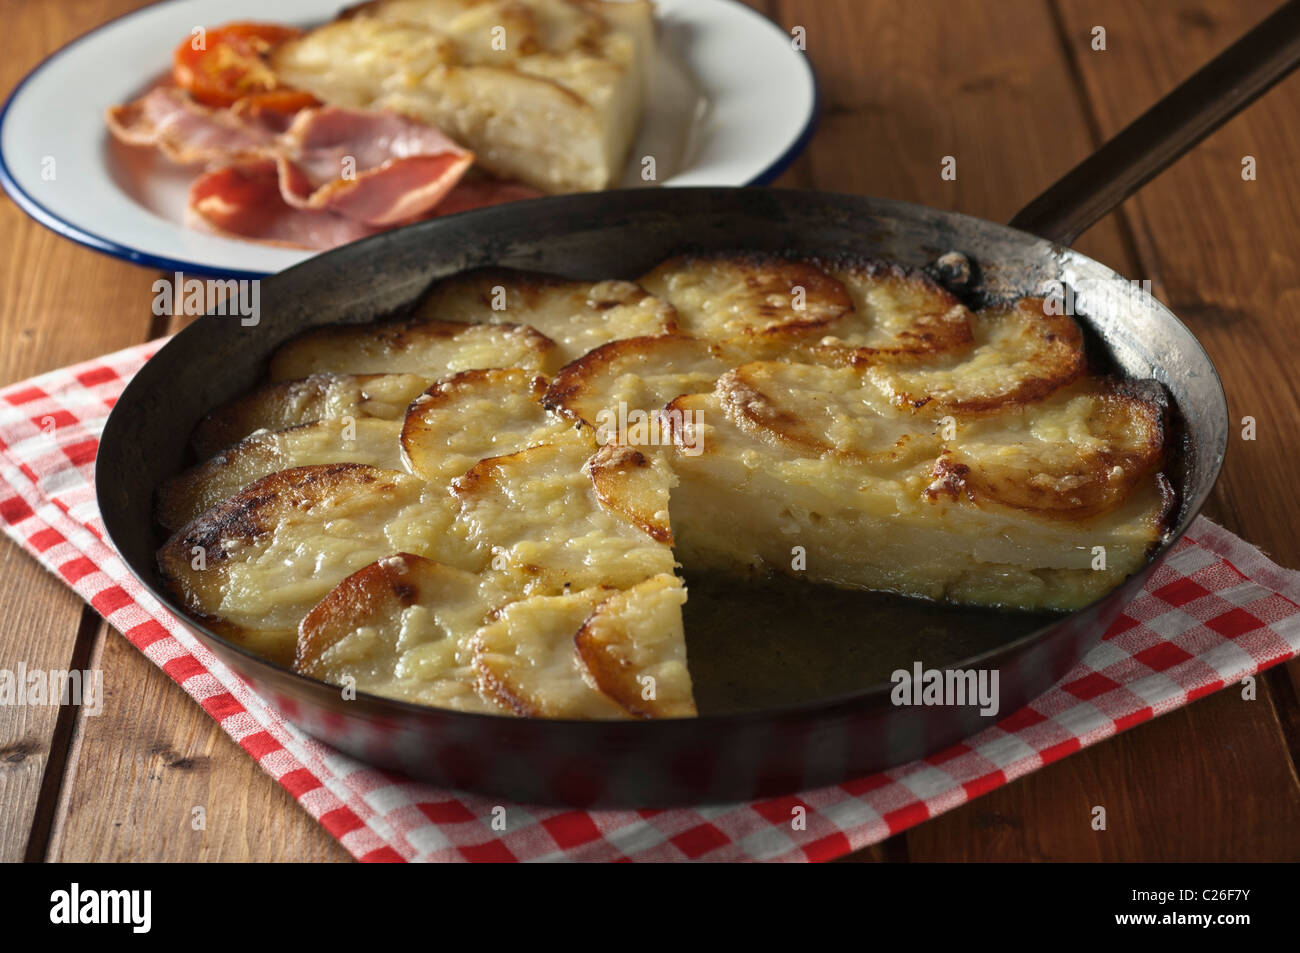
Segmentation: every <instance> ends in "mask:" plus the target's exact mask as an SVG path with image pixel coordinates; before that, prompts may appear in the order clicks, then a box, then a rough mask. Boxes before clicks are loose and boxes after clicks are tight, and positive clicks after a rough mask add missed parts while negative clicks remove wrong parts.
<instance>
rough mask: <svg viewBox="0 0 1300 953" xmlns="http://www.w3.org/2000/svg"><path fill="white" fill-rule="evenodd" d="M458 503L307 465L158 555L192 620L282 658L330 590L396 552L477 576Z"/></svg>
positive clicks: (412, 481)
mask: <svg viewBox="0 0 1300 953" xmlns="http://www.w3.org/2000/svg"><path fill="white" fill-rule="evenodd" d="M453 510H454V503H453V501H452V500H451V499H450V498H449V497H448V496H447V495H446V494H445V491H441V490H439V489H437V488H435V487H432V486H430V485H429V484H428V483H426V482H425V481H423V480H421V479H419V478H417V477H413V476H410V475H408V474H405V473H398V472H396V471H393V470H380V469H377V468H375V467H368V466H363V465H361V464H356V463H340V464H329V465H326V466H311V467H295V468H293V469H289V470H282V471H280V472H279V473H273V474H271V475H270V476H267V477H263V478H262V479H260V480H258V481H256V482H254V483H252V484H250V485H248V486H246V487H244V489H242V490H240V491H239V492H238V493H236V494H235V495H234V496H232V497H231V498H230V499H228V500H225V501H224V502H222V503H219V504H217V505H216V506H214V507H213V508H212V509H210V510H208V511H207V512H205V513H204V514H203V515H202V516H200V517H198V518H197V519H195V520H194V521H192V522H190V523H188V524H187V525H186V526H184V527H183V528H181V529H180V530H178V531H177V532H176V533H175V534H174V535H173V536H172V537H171V538H170V539H168V540H167V542H166V543H164V544H163V547H162V549H161V550H159V553H158V564H159V568H160V570H161V572H162V576H163V578H164V579H165V580H166V582H167V586H168V588H169V589H170V590H171V592H172V593H173V595H175V596H176V598H177V599H178V600H179V601H180V602H181V604H182V605H184V606H185V608H186V609H188V610H189V611H190V612H191V613H193V614H194V615H196V616H198V617H199V618H201V619H203V620H204V622H205V623H207V624H209V625H210V626H211V627H213V628H214V629H216V630H218V631H221V632H223V633H225V634H227V635H230V636H232V637H234V638H236V639H237V640H238V641H240V642H241V643H242V644H244V645H247V646H248V647H249V648H251V649H253V650H254V651H257V652H259V653H261V654H263V655H265V656H267V657H269V658H272V659H273V660H276V661H289V660H290V659H292V657H293V652H294V644H295V643H296V641H297V630H298V623H299V622H301V621H302V618H303V616H305V615H306V614H307V612H308V611H309V610H310V609H311V608H312V606H314V605H316V603H318V602H319V601H320V600H321V598H322V597H323V596H324V595H325V593H327V592H329V590H330V589H332V588H333V587H334V586H335V585H336V584H337V583H338V582H339V581H340V580H342V579H343V578H344V577H346V576H347V575H349V574H350V573H353V572H356V571H357V570H358V569H360V568H361V567H362V566H365V565H367V564H368V563H372V562H374V561H375V560H377V559H379V558H381V557H382V556H386V555H388V554H389V553H392V552H395V551H399V550H400V551H407V552H414V553H418V554H421V555H426V556H428V557H430V558H434V559H437V560H438V561H440V562H446V563H451V564H455V565H457V566H460V567H461V568H465V569H469V570H475V569H478V568H480V566H479V565H478V564H477V563H476V562H475V560H474V559H473V557H472V554H471V553H470V552H469V550H468V549H467V548H466V547H465V546H464V544H463V543H462V542H461V541H460V540H459V539H458V538H457V536H456V534H455V532H454V525H453V520H452V518H453Z"/></svg>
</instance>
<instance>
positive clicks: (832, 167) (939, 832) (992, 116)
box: [782, 2, 1293, 860]
mask: <svg viewBox="0 0 1300 953" xmlns="http://www.w3.org/2000/svg"><path fill="white" fill-rule="evenodd" d="M782 13H783V16H784V22H785V24H786V25H787V27H788V26H791V25H793V24H794V23H796V22H802V23H803V24H804V25H805V27H806V29H807V32H808V43H809V54H810V55H811V56H812V57H813V61H814V64H815V65H816V66H817V67H818V71H819V75H820V76H821V78H822V80H823V84H824V86H823V88H824V90H826V92H827V97H826V98H827V114H826V117H825V119H824V121H823V125H822V129H821V131H820V134H819V138H818V139H817V140H816V141H815V142H814V144H813V147H812V149H811V150H810V155H809V160H808V161H809V165H810V166H811V170H812V174H811V182H812V184H813V185H815V186H816V187H818V188H826V189H834V190H843V191H857V192H872V193H876V194H884V195H890V196H895V197H901V198H906V199H910V200H913V201H919V202H922V203H926V204H931V205H936V206H940V207H949V208H954V209H957V210H960V211H964V212H968V213H973V214H977V215H982V216H985V217H990V218H995V219H1006V218H1008V217H1009V216H1010V214H1011V213H1012V212H1013V211H1014V210H1015V208H1017V207H1018V206H1019V205H1020V204H1022V203H1023V202H1024V201H1026V200H1027V199H1028V198H1030V197H1032V195H1033V194H1036V192H1037V191H1039V190H1041V189H1042V188H1043V187H1045V186H1046V185H1047V184H1049V183H1050V182H1051V181H1052V180H1054V178H1055V177H1056V176H1058V175H1059V174H1061V173H1062V172H1064V171H1065V170H1066V169H1068V168H1069V167H1071V166H1072V165H1073V164H1074V163H1075V162H1076V161H1078V159H1080V158H1082V157H1083V156H1084V155H1085V154H1086V153H1087V152H1089V151H1090V150H1091V148H1092V147H1093V141H1092V139H1091V138H1090V136H1089V134H1088V130H1089V125H1090V124H1091V123H1095V121H1096V120H1095V118H1094V117H1092V116H1091V115H1089V114H1088V113H1086V112H1085V110H1084V108H1083V107H1084V102H1083V95H1082V91H1081V90H1080V89H1079V88H1077V87H1076V86H1075V84H1074V83H1073V82H1072V80H1071V71H1070V64H1069V63H1068V61H1066V60H1065V58H1064V57H1062V56H1061V55H1060V48H1059V44H1058V43H1057V42H1056V40H1055V38H1054V36H1055V29H1054V27H1055V25H1054V23H1053V18H1052V15H1051V10H1050V9H1048V8H1047V7H1045V6H1044V5H1042V4H1037V3H1007V4H997V5H987V4H984V5H980V6H979V7H978V8H976V7H974V6H973V5H967V6H963V5H961V4H957V5H953V4H943V5H939V4H911V5H909V6H908V7H907V8H906V11H904V10H902V9H901V8H899V7H898V6H897V5H896V4H889V3H867V4H853V5H851V9H850V5H847V4H841V5H838V6H837V5H835V4H818V5H816V6H815V7H811V6H806V5H802V4H797V3H794V2H787V3H785V4H783V5H782ZM796 16H798V17H800V18H801V20H796V19H795V17H796ZM849 22H853V23H854V26H855V29H853V30H849V29H845V28H844V24H846V23H849ZM1091 22H1092V21H1090V25H1091ZM1165 35H1166V34H1163V33H1161V32H1160V31H1151V30H1148V31H1147V36H1148V38H1149V39H1150V41H1151V42H1153V43H1154V42H1158V41H1159V40H1160V38H1161V37H1162V36H1165ZM863 37H871V38H872V42H871V44H870V47H869V48H863V47H862V46H861V45H860V44H861V38H863ZM1122 75H1123V74H1122V71H1117V78H1118V77H1122ZM1129 95H1130V96H1131V97H1132V99H1133V101H1134V102H1137V103H1141V102H1143V101H1144V100H1143V98H1142V97H1134V96H1132V94H1131V93H1129ZM1152 100H1154V96H1152ZM936 103H942V104H943V105H942V107H936V106H935V105H934V104H936ZM943 155H953V156H955V157H956V158H957V161H958V177H957V180H956V181H955V182H944V181H942V180H941V179H940V177H939V175H938V162H939V158H940V157H941V156H943ZM972 173H973V174H972ZM1132 246H1133V239H1132V238H1131V236H1130V234H1129V226H1128V225H1127V223H1126V222H1125V221H1124V219H1123V217H1122V216H1112V217H1110V218H1109V219H1108V220H1107V221H1105V222H1103V223H1102V224H1101V225H1099V226H1098V227H1096V228H1094V229H1093V230H1092V231H1091V232H1090V233H1089V234H1088V235H1087V236H1085V237H1084V240H1083V241H1082V242H1080V243H1079V247H1080V249H1081V250H1082V251H1084V252H1085V253H1087V254H1089V255H1091V256H1093V257H1095V258H1098V259H1099V260H1102V261H1104V262H1106V263H1108V264H1110V265H1112V266H1113V267H1115V268H1116V269H1117V270H1119V271H1120V272H1122V273H1125V274H1130V275H1137V276H1139V277H1147V276H1149V275H1150V274H1151V272H1150V271H1149V270H1143V269H1140V268H1139V265H1138V259H1137V258H1136V257H1135V255H1134V249H1133V247H1132ZM1155 277H1156V278H1157V293H1159V284H1158V277H1159V276H1158V275H1157V276H1155ZM1292 525H1293V524H1292ZM1266 702H1267V703H1268V704H1270V705H1271V699H1266ZM1260 712H1264V713H1265V714H1264V716H1263V718H1262V719H1261V718H1260V717H1259V713H1260ZM1261 721H1262V725H1263V727H1265V728H1270V729H1271V731H1264V732H1262V733H1261V732H1258V731H1254V730H1246V729H1257V728H1259V727H1260V724H1259V723H1260V722H1261ZM1177 724H1179V725H1180V726H1183V727H1185V729H1186V730H1187V731H1189V732H1191V733H1192V734H1194V735H1195V736H1197V737H1203V738H1217V737H1222V736H1224V735H1225V734H1228V735H1232V734H1236V735H1237V736H1239V737H1241V738H1242V739H1243V741H1249V743H1250V744H1251V750H1252V752H1253V754H1254V755H1255V756H1259V757H1260V760H1262V761H1264V762H1265V763H1267V764H1268V765H1270V766H1271V767H1272V768H1278V767H1279V765H1281V766H1285V739H1284V738H1283V737H1282V735H1281V732H1280V730H1279V727H1278V724H1277V721H1276V718H1275V717H1274V715H1273V714H1272V713H1271V708H1258V709H1254V710H1250V709H1234V708H1232V707H1230V706H1229V707H1225V706H1223V705H1222V704H1218V705H1208V706H1199V707H1197V708H1195V709H1193V710H1192V711H1190V712H1186V713H1182V714H1180V715H1179V718H1178V721H1177ZM1168 731H1169V729H1168V728H1167V727H1165V726H1160V727H1159V728H1157V726H1148V727H1144V728H1142V729H1139V730H1138V731H1135V732H1133V733H1131V734H1130V735H1129V736H1125V737H1124V738H1121V739H1118V740H1116V741H1112V742H1109V743H1107V745H1103V746H1100V747H1098V748H1094V749H1090V750H1089V751H1088V752H1085V753H1083V754H1080V755H1076V756H1074V757H1073V758H1071V759H1069V761H1067V762H1066V763H1064V764H1063V765H1060V766H1056V767H1054V768H1053V769H1052V771H1054V772H1055V774H1051V772H1043V774H1050V775H1051V781H1052V784H1054V785H1055V787H1054V789H1053V790H1054V792H1055V796H1053V797H1052V798H1048V799H1045V798H1043V797H1041V794H1040V785H1041V782H1039V781H1038V780H1037V778H1038V777H1039V776H1038V775H1035V776H1033V777H1031V778H1029V779H1026V780H1024V781H1021V782H1018V783H1017V784H1013V785H1011V786H1009V787H1007V788H1003V789H1001V790H1000V791H998V792H995V793H994V794H993V795H990V796H989V797H988V798H986V799H983V800H982V801H979V802H976V803H975V804H973V805H970V806H968V807H966V808H963V809H961V810H959V811H956V812H953V813H951V814H949V815H945V816H944V817H943V818H941V819H939V820H937V821H932V822H930V823H929V824H926V825H924V826H923V827H921V828H918V829H916V830H914V831H912V832H909V833H908V834H907V835H906V839H907V847H906V851H905V853H906V856H907V857H909V858H910V859H913V860H929V859H949V858H951V857H957V856H961V850H962V848H961V847H959V846H956V845H958V844H962V843H966V842H968V841H970V842H971V843H973V844H979V843H981V841H980V839H979V838H978V837H975V838H974V839H973V840H972V834H971V831H972V830H975V831H979V830H983V829H985V828H986V827H987V823H986V819H987V818H988V817H995V818H1001V819H1003V821H1004V822H1005V823H1006V824H1007V825H1009V827H1010V829H1013V830H1014V829H1019V830H1031V831H1035V832H1036V835H1037V837H1038V838H1039V839H1040V842H1041V843H1040V844H1037V845H1034V851H1031V850H1029V846H1030V845H1028V844H1020V845H1018V846H1019V850H1005V851H1003V852H1002V853H1001V854H999V855H998V856H1000V857H1002V859H1018V858H1019V859H1030V858H1032V857H1034V856H1036V854H1035V851H1037V853H1038V854H1041V853H1042V852H1043V850H1044V849H1046V850H1060V851H1062V852H1064V853H1070V852H1071V851H1072V850H1073V849H1074V848H1073V847H1072V846H1071V845H1073V844H1074V840H1073V837H1074V836H1075V832H1074V831H1073V830H1072V828H1071V827H1070V825H1069V821H1068V819H1067V818H1066V816H1065V815H1064V814H1063V812H1062V811H1061V810H1060V808H1059V804H1060V803H1062V799H1063V798H1066V799H1068V798H1073V799H1075V800H1079V799H1082V800H1087V796H1088V789H1087V786H1086V785H1085V784H1084V783H1083V779H1084V778H1086V777H1099V778H1104V779H1107V782H1108V783H1109V784H1110V785H1111V786H1112V787H1114V786H1115V785H1116V784H1117V783H1118V784H1119V787H1118V789H1119V790H1121V791H1124V790H1129V789H1127V788H1126V787H1125V785H1124V782H1123V779H1125V778H1126V777H1127V776H1128V772H1127V770H1126V766H1127V765H1128V764H1129V763H1131V762H1133V761H1134V760H1144V759H1150V758H1152V757H1154V756H1156V755H1159V754H1164V753H1166V752H1167V751H1168V747H1167V745H1166V744H1165V741H1166V738H1165V735H1166V734H1167V733H1168ZM1189 764H1192V765H1196V767H1197V768H1198V772H1199V774H1198V776H1197V777H1196V782H1197V783H1195V784H1185V785H1179V786H1178V787H1179V788H1181V789H1182V790H1183V791H1185V792H1186V791H1197V790H1199V789H1200V788H1201V786H1202V785H1203V783H1204V782H1206V781H1207V780H1209V779H1207V778H1205V777H1201V776H1199V775H1204V774H1213V770H1212V766H1210V765H1208V764H1205V763H1203V762H1195V761H1193V762H1186V761H1184V762H1180V766H1181V767H1183V768H1186V767H1187V766H1188V765H1189ZM1170 767H1171V768H1172V767H1173V766H1172V765H1171V766H1170ZM1213 776H1214V777H1217V776H1218V775H1213ZM1286 776H1287V772H1285V771H1284V772H1283V773H1282V775H1281V780H1280V781H1279V779H1278V778H1277V777H1272V778H1271V779H1264V778H1258V779H1252V780H1251V782H1250V783H1254V784H1265V782H1266V781H1269V782H1270V783H1272V784H1273V787H1272V788H1271V789H1270V790H1273V791H1276V790H1278V785H1279V784H1281V789H1282V790H1284V791H1285V790H1286V785H1285V778H1286ZM1131 790H1133V791H1137V790H1139V789H1137V788H1133V789H1131ZM1175 790H1176V789H1175ZM1252 790H1256V788H1252ZM1191 807H1192V808H1193V811H1192V814H1193V816H1195V817H1197V818H1198V819H1199V820H1200V821H1201V822H1202V827H1203V828H1205V829H1208V830H1211V831H1213V830H1214V829H1215V820H1214V819H1215V812H1216V811H1217V810H1219V808H1220V805H1219V804H1215V803H1211V802H1207V801H1198V802H1196V803H1194V804H1192V805H1191ZM1188 808H1189V804H1188V803H1187V801H1186V800H1185V801H1184V802H1182V810H1180V811H1175V812H1166V813H1165V814H1163V815H1161V816H1160V817H1159V818H1155V819H1149V820H1154V821H1155V822H1158V823H1159V824H1160V825H1163V826H1159V827H1158V829H1157V830H1156V831H1155V833H1154V837H1153V838H1152V839H1151V841H1150V846H1155V847H1157V848H1158V847H1160V845H1163V844H1164V843H1166V842H1167V841H1168V839H1169V837H1170V836H1172V832H1174V831H1176V830H1177V829H1178V825H1177V824H1174V823H1173V822H1171V821H1170V818H1171V817H1178V818H1179V819H1180V821H1181V819H1184V818H1185V817H1186V816H1188ZM998 823H1002V822H998ZM981 824H983V825H985V826H984V827H981V826H980V825H981ZM1086 830H1087V828H1086V827H1085V831H1086ZM1147 830H1148V833H1150V832H1151V831H1150V825H1148V827H1147ZM1257 840H1258V838H1257ZM1185 842H1186V843H1189V844H1190V845H1191V846H1192V852H1193V853H1194V852H1195V851H1196V850H1197V849H1209V848H1210V847H1211V846H1213V844H1214V843H1217V842H1216V841H1214V840H1213V838H1212V836H1211V839H1210V840H1202V839H1200V838H1198V837H1197V836H1195V835H1193V836H1191V837H1190V838H1187V840H1186V841H1185ZM1123 843H1124V844H1125V852H1122V853H1121V856H1127V857H1128V858H1129V859H1137V858H1141V857H1143V856H1144V844H1145V842H1143V841H1141V840H1138V841H1133V840H1128V841H1125V842H1123ZM1043 845H1046V847H1045V848H1044V847H1043ZM895 853H897V851H895ZM1243 856H1250V854H1249V853H1246V854H1244V855H1243Z"/></svg>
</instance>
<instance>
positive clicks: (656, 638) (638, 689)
mask: <svg viewBox="0 0 1300 953" xmlns="http://www.w3.org/2000/svg"><path fill="white" fill-rule="evenodd" d="M685 602H686V588H685V587H684V586H683V585H682V581H681V580H680V579H678V578H677V577H676V576H674V575H672V574H671V573H665V574H663V575H659V576H655V577H654V578H652V579H647V580H646V581H645V582H642V583H640V584H638V585H636V586H633V587H632V588H631V589H628V590H626V591H624V592H619V593H615V594H614V595H612V596H610V597H609V598H608V599H606V600H605V601H604V602H602V603H601V604H600V605H599V606H597V607H596V611H595V612H593V613H592V614H591V616H590V617H588V619H587V621H586V622H584V623H583V625H582V629H581V630H580V631H579V632H578V634H577V636H576V637H575V638H574V642H575V644H576V645H577V649H578V657H579V658H581V659H582V661H583V663H584V664H585V666H586V671H587V674H588V675H589V676H590V678H591V679H592V681H593V682H594V684H595V686H596V687H597V688H598V689H600V691H601V692H603V693H604V694H605V695H606V696H608V697H609V698H612V699H614V701H615V702H617V703H618V705H619V706H620V707H621V708H622V709H623V710H624V711H626V712H627V713H628V714H630V715H632V716H634V717H637V718H685V717H690V716H692V715H694V714H695V699H694V695H693V693H692V690H691V676H690V672H689V671H687V668H686V635H685V633H684V632H683V630H682V605H683V604H684V603H685Z"/></svg>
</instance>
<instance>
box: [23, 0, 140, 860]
mask: <svg viewBox="0 0 1300 953" xmlns="http://www.w3.org/2000/svg"><path fill="white" fill-rule="evenodd" d="M136 5H138V4H137V3H136V2H134V0H95V2H79V3H75V4H30V3H21V2H15V0H0V22H3V23H4V24H5V31H6V49H7V50H9V51H10V53H11V55H9V56H7V57H4V58H0V89H6V90H7V89H10V88H12V87H13V86H14V85H16V84H17V83H18V81H19V80H20V79H21V78H22V77H23V75H24V74H25V73H26V72H27V70H29V69H30V68H31V67H32V66H34V65H35V64H36V63H37V62H39V61H40V60H41V59H42V58H44V57H45V56H46V55H47V54H48V53H50V52H52V51H53V50H55V49H56V48H58V47H59V46H61V45H62V44H63V43H65V42H67V41H68V40H70V39H72V38H73V37H75V36H77V35H78V34H80V33H82V32H84V30H85V29H86V28H87V26H89V25H91V24H94V23H97V22H100V21H102V20H106V19H108V18H110V17H112V16H115V15H117V14H118V13H120V12H122V11H123V10H126V9H129V8H130V7H132V6H136ZM39 158H40V157H33V161H39ZM0 235H3V236H4V241H3V242H0V342H3V346H0V386H3V385H5V384H9V383H13V382H15V381H19V380H23V379H25V378H27V377H30V376H31V375H33V374H37V373H40V372H42V371H47V370H52V369H54V368H57V367H62V366H64V365H66V364H70V363H73V362H75V361H81V360H86V359H88V358H91V357H94V356H96V355H99V354H103V353H106V352H108V351H114V350H117V349H119V348H122V347H126V346H128V345H130V344H134V343H137V342H140V341H143V340H144V339H145V335H146V332H147V330H148V328H149V319H150V315H149V301H150V293H149V286H150V283H151V282H152V280H153V277H152V275H151V274H149V273H148V272H146V271H143V270H139V269H134V268H131V267H130V266H127V265H124V264H122V263H120V262H116V261H113V260H111V259H109V258H105V257H103V256H101V255H98V254H96V253H94V252H91V251H89V250H87V249H83V248H80V247H79V246H76V245H73V244H72V243H71V242H69V241H67V240H65V239H63V238H60V237H59V236H57V235H55V234H54V233H53V232H51V231H49V230H47V229H45V228H43V227H41V226H40V225H37V224H36V223H35V222H33V221H32V220H30V219H29V218H27V216H26V215H25V214H24V213H23V212H22V211H21V210H19V209H18V207H17V206H16V205H14V204H13V203H12V202H10V201H9V200H8V199H7V198H6V199H4V200H3V201H0ZM0 605H3V606H4V607H5V612H4V618H3V621H0V669H5V670H8V671H14V670H16V669H17V667H18V666H19V665H20V664H23V665H26V666H27V668H28V669H29V670H32V669H42V670H46V671H48V670H52V669H66V668H68V667H69V665H70V663H71V661H72V658H73V653H74V646H75V644H76V635H77V632H78V629H79V626H82V625H83V621H84V622H85V629H84V631H85V633H86V635H87V636H88V635H89V634H90V633H91V632H92V631H93V628H92V625H91V623H90V621H89V617H88V616H86V615H85V614H84V613H86V612H88V611H89V610H86V609H84V607H83V605H82V603H81V601H80V600H79V599H78V598H77V597H76V596H75V595H74V594H73V593H72V592H71V591H69V590H68V589H67V587H66V586H64V584H63V583H62V582H61V581H59V580H57V579H55V578H54V577H53V576H51V575H49V574H48V573H46V572H45V571H44V570H42V569H41V568H40V567H39V565H38V564H37V563H36V562H35V561H34V560H32V559H31V558H29V557H28V556H27V555H26V554H24V553H23V552H22V551H21V550H20V549H19V548H18V547H17V546H16V545H15V544H13V543H11V542H9V541H8V540H7V539H6V540H3V541H0ZM84 649H85V646H83V650H84ZM70 718H71V713H70V712H69V713H67V715H66V716H65V721H67V720H68V719H70ZM59 720H60V711H59V709H58V708H57V707H44V708H14V707H6V708H0V803H3V804H4V805H5V810H4V811H3V812H0V861H13V860H21V859H22V858H23V856H24V855H25V853H26V850H27V843H28V839H29V835H30V829H31V827H32V825H33V823H35V822H36V821H37V815H38V801H39V799H40V792H41V786H42V780H43V779H45V778H46V777H47V775H46V772H47V767H48V766H49V764H48V759H49V756H50V753H51V744H52V742H53V741H54V740H55V737H56V733H57V729H58V725H59ZM62 757H63V755H62V752H61V751H56V752H55V758H54V768H55V771H54V773H53V774H52V775H50V777H49V779H48V780H49V781H50V782H51V783H53V784H55V786H56V787H57V773H58V770H59V768H60V767H61V761H62Z"/></svg>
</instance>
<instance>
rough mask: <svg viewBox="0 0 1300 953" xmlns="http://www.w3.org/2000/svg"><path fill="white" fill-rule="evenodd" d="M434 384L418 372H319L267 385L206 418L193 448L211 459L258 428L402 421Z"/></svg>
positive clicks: (197, 433) (197, 454)
mask: <svg viewBox="0 0 1300 953" xmlns="http://www.w3.org/2000/svg"><path fill="white" fill-rule="evenodd" d="M429 383H430V381H429V379H428V378H425V377H421V376H419V375H416V374H361V375H355V374H313V375H311V376H310V377H305V378H303V379H301V380H293V381H284V382H282V383H279V384H265V385H263V386H261V387H259V388H257V389H256V390H254V391H253V392H252V393H249V394H246V395H244V396H243V397H240V398H239V399H238V400H234V401H232V402H230V403H229V404H226V405H225V406H224V407H221V408H218V409H217V410H214V411H213V412H212V413H210V414H208V416H206V417H204V418H203V420H201V421H200V422H199V424H198V426H197V427H195V428H194V434H193V436H192V437H191V438H190V445H191V447H192V448H193V449H194V455H195V456H196V457H197V458H198V459H200V460H206V459H208V458H209V457H213V456H216V454H217V453H218V452H219V451H221V450H224V449H225V448H226V447H229V446H232V445H233V444H236V443H238V442H239V441H240V440H243V439H244V438H245V437H247V436H248V435H249V434H251V433H253V432H254V431H256V430H285V429H287V428H289V427H296V426H298V425H299V424H306V423H311V422H312V421H314V420H325V419H327V418H331V417H378V418H380V419H382V420H400V419H401V418H402V416H403V415H405V413H406V408H407V405H409V404H410V403H411V401H412V400H414V399H415V398H416V396H417V395H419V393H420V392H421V391H423V390H424V389H425V388H426V387H428V386H429Z"/></svg>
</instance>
